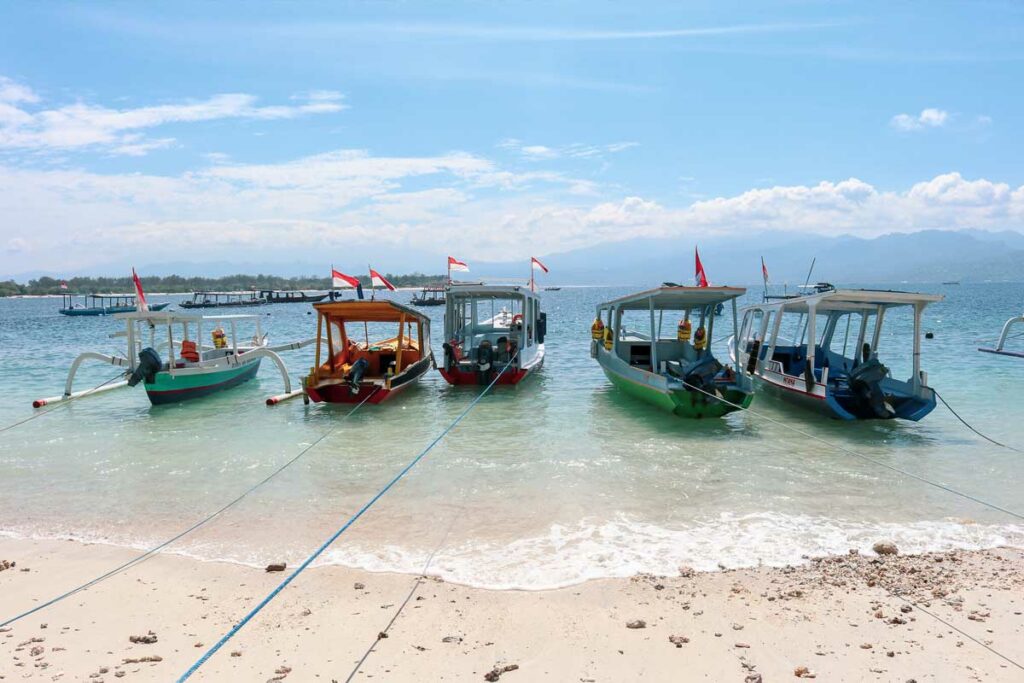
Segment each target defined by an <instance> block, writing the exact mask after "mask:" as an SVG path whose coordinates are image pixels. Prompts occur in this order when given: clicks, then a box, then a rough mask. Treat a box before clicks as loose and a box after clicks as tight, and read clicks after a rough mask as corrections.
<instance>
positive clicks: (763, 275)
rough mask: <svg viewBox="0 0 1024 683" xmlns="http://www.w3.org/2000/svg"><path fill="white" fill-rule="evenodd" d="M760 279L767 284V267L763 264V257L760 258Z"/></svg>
mask: <svg viewBox="0 0 1024 683" xmlns="http://www.w3.org/2000/svg"><path fill="white" fill-rule="evenodd" d="M761 277H763V278H764V283H765V284H766V285H767V284H768V266H766V265H765V264H764V256H762V257H761Z"/></svg>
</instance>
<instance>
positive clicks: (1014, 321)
mask: <svg viewBox="0 0 1024 683" xmlns="http://www.w3.org/2000/svg"><path fill="white" fill-rule="evenodd" d="M1022 323H1024V315H1018V316H1014V317H1013V318H1010V319H1009V320H1007V321H1006V323H1005V324H1004V325H1003V331H1002V332H1001V333H1000V335H999V341H998V342H996V345H995V347H985V346H982V347H979V348H978V350H979V351H984V352H985V353H995V354H998V355H1000V356H1014V357H1016V358H1024V350H1020V351H1009V350H1007V349H1006V340H1007V339H1016V338H1017V337H1020V336H1022V335H1024V332H1021V333H1019V334H1015V335H1013V336H1012V337H1011V336H1010V330H1011V329H1012V328H1013V326H1014V325H1018V324H1022Z"/></svg>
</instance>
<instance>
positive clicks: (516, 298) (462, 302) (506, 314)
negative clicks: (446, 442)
mask: <svg viewBox="0 0 1024 683" xmlns="http://www.w3.org/2000/svg"><path fill="white" fill-rule="evenodd" d="M540 309H541V305H540V297H539V296H537V293H536V292H534V291H532V290H531V289H530V288H529V287H527V286H522V285H485V284H452V285H450V286H449V287H448V293H447V300H446V308H445V316H444V339H445V342H444V351H445V357H444V367H443V368H442V370H441V374H442V375H443V376H444V377H445V379H446V380H448V381H449V382H450V383H452V384H486V383H488V382H489V381H490V380H491V378H492V373H493V372H495V371H497V370H507V372H503V373H502V377H501V378H499V383H502V384H505V383H513V384H514V383H516V382H518V381H519V380H521V379H522V378H523V377H525V375H526V374H527V373H529V372H530V371H532V370H534V369H536V368H539V367H540V365H541V364H542V363H543V360H544V336H545V334H546V332H547V316H546V314H545V313H543V312H542V311H541V310H540ZM506 366H507V367H506Z"/></svg>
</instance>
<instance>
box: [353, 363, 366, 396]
mask: <svg viewBox="0 0 1024 683" xmlns="http://www.w3.org/2000/svg"><path fill="white" fill-rule="evenodd" d="M368 367H370V361H368V360H366V359H365V358H360V359H359V360H357V361H356V362H355V363H353V364H352V367H351V368H350V369H349V371H348V390H349V393H351V394H352V395H353V396H355V395H356V394H358V393H359V385H360V383H361V382H362V381H363V375H364V374H366V368H368Z"/></svg>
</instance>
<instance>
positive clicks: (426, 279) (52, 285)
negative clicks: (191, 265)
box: [0, 273, 445, 297]
mask: <svg viewBox="0 0 1024 683" xmlns="http://www.w3.org/2000/svg"><path fill="white" fill-rule="evenodd" d="M385 277H386V278H387V279H388V280H389V281H391V283H392V284H394V285H395V286H396V287H423V286H425V285H430V284H437V283H441V282H444V280H445V276H444V275H424V274H423V273H410V274H406V275H394V274H392V273H386V274H385ZM140 279H141V280H142V288H143V289H144V290H145V291H146V292H154V293H168V294H181V293H189V292H200V291H225V292H235V291H248V290H260V289H276V290H319V291H327V290H329V289H331V278H329V277H312V276H310V277H280V276H277V275H262V274H260V275H241V274H240V275H227V276H224V277H182V276H180V275H168V276H164V277H160V276H147V277H141V278H140ZM359 281H360V282H361V283H362V284H363V286H364V287H366V288H369V286H370V276H369V275H361V276H359ZM62 282H63V283H65V284H66V285H67V289H63V288H62V287H61V283H62ZM132 291H134V285H133V284H132V279H131V277H130V276H127V277H72V278H68V279H66V280H61V279H59V278H52V277H40V278H36V279H33V280H29V281H28V282H27V283H25V284H21V283H18V282H15V281H14V280H6V281H3V282H0V297H3V296H24V295H44V294H108V293H111V292H132Z"/></svg>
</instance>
